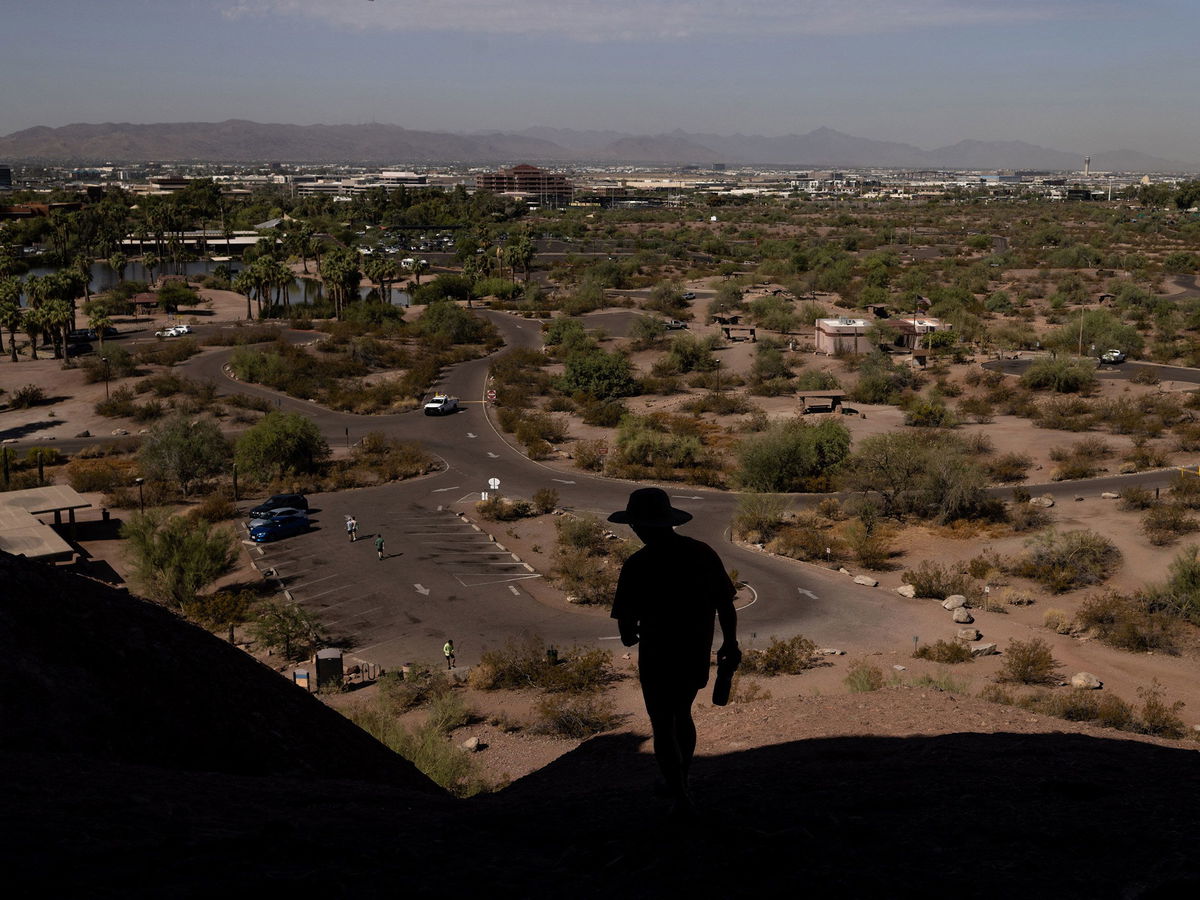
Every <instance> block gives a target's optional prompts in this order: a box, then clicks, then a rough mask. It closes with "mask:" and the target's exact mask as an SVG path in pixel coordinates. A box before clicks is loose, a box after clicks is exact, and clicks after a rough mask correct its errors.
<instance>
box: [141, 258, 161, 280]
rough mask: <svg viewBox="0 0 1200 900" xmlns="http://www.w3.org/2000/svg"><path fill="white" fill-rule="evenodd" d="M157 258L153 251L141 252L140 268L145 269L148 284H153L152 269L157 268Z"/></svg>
mask: <svg viewBox="0 0 1200 900" xmlns="http://www.w3.org/2000/svg"><path fill="white" fill-rule="evenodd" d="M158 263H159V259H158V257H157V256H155V255H154V254H153V253H143V254H142V268H143V269H145V270H146V275H147V277H148V279H149V282H150V284H154V270H155V269H157V268H158Z"/></svg>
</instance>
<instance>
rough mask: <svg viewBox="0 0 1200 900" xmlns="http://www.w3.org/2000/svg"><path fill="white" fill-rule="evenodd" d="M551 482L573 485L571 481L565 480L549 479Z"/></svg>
mask: <svg viewBox="0 0 1200 900" xmlns="http://www.w3.org/2000/svg"><path fill="white" fill-rule="evenodd" d="M550 480H551V481H557V482H558V483H559V484H574V483H575V482H573V481H567V479H565V478H551V479H550Z"/></svg>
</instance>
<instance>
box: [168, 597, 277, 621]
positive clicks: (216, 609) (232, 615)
mask: <svg viewBox="0 0 1200 900" xmlns="http://www.w3.org/2000/svg"><path fill="white" fill-rule="evenodd" d="M258 599H259V594H258V593H257V592H255V591H253V590H241V591H234V590H223V591H215V592H214V593H212V594H207V595H201V596H198V597H197V598H196V599H195V600H194V601H192V602H190V603H183V604H182V605H181V606H180V610H181V611H182V612H183V614H184V615H185V616H187V618H188V619H189V620H191V621H192V622H196V623H198V624H200V625H203V626H204V627H205V628H224V627H227V626H229V625H233V624H239V623H242V622H248V621H249V620H250V617H251V608H252V607H253V606H254V604H255V602H257V601H258Z"/></svg>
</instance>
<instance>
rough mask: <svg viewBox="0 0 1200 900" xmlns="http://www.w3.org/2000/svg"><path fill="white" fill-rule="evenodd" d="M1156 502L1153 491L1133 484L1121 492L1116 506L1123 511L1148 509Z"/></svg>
mask: <svg viewBox="0 0 1200 900" xmlns="http://www.w3.org/2000/svg"><path fill="white" fill-rule="evenodd" d="M1157 502H1158V500H1157V499H1156V498H1155V496H1154V492H1153V491H1151V490H1150V489H1149V488H1144V487H1142V486H1141V485H1138V484H1133V485H1130V486H1129V487H1127V488H1124V489H1123V490H1122V491H1121V499H1120V501H1119V502H1118V504H1117V505H1118V506H1119V507H1120V508H1121V509H1124V510H1135V509H1149V508H1150V507H1152V506H1154V504H1155V503H1157Z"/></svg>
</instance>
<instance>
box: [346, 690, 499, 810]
mask: <svg viewBox="0 0 1200 900" xmlns="http://www.w3.org/2000/svg"><path fill="white" fill-rule="evenodd" d="M349 716H350V720H351V721H352V722H354V723H355V724H356V725H358V726H359V727H360V728H362V729H363V730H364V731H366V732H367V733H368V734H370V735H372V736H373V737H374V738H375V739H376V740H378V741H379V742H380V743H382V744H383V745H385V746H386V747H389V748H391V749H392V750H393V751H395V752H396V753H398V754H400V755H401V756H403V757H404V758H405V759H407V760H408V761H409V762H411V763H412V764H413V765H414V766H416V767H417V768H418V769H419V770H420V771H421V772H423V773H424V774H425V775H426V776H427V777H428V778H429V779H430V780H431V781H433V782H434V783H435V784H437V785H439V786H441V787H442V788H443V789H444V790H446V791H447V792H449V793H450V794H452V795H454V796H455V797H471V796H474V795H475V794H478V793H479V792H480V791H482V790H485V789H486V785H485V783H484V781H483V779H482V778H481V777H480V776H479V774H478V773H477V772H476V769H475V761H474V760H473V759H472V758H471V755H470V754H469V753H467V752H466V751H465V750H462V749H461V748H459V747H455V746H454V745H453V744H452V743H450V742H449V741H447V740H446V736H445V735H444V734H442V732H441V731H439V730H438V728H437V724H436V723H426V724H425V725H423V726H421V727H420V728H417V729H415V730H413V731H408V730H406V729H405V728H404V727H402V726H401V725H400V723H399V722H397V721H396V717H395V715H394V714H393V713H391V712H389V711H388V710H387V709H386V708H385V707H384V706H383V705H382V704H364V705H361V706H358V707H356V708H354V709H352V710H351V712H350V714H349Z"/></svg>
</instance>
